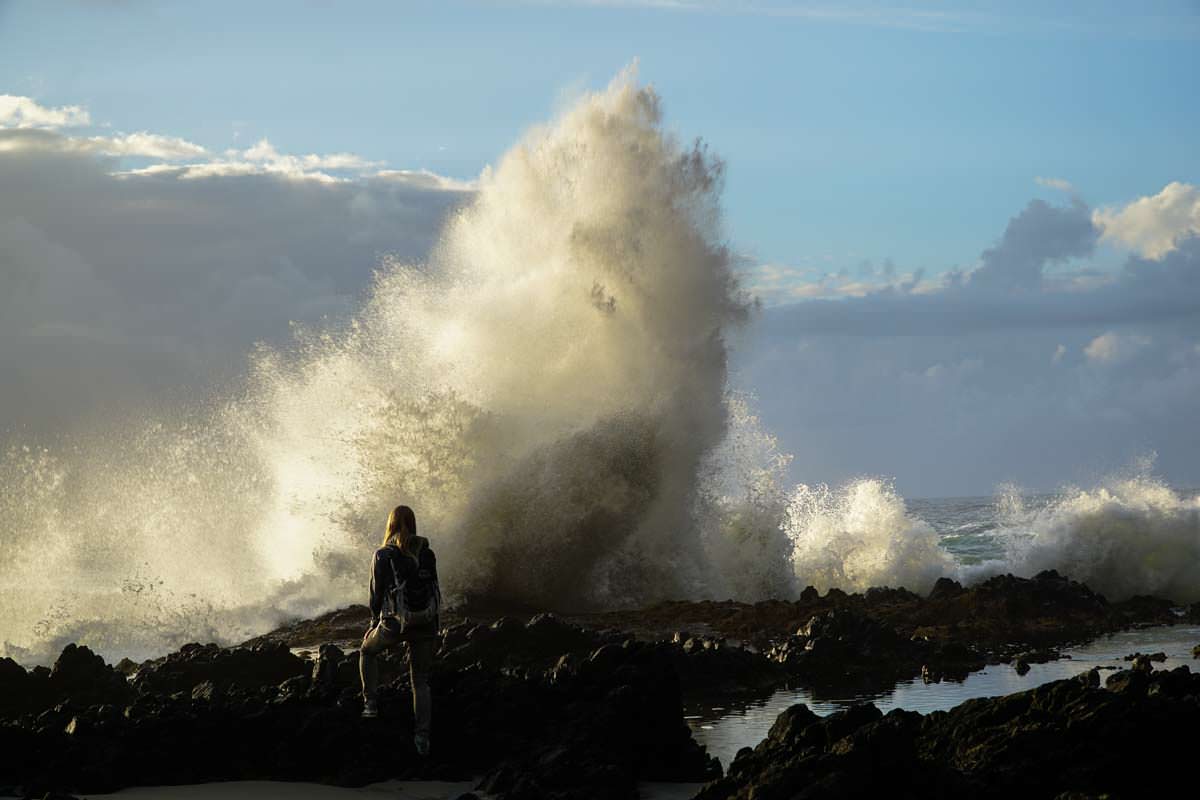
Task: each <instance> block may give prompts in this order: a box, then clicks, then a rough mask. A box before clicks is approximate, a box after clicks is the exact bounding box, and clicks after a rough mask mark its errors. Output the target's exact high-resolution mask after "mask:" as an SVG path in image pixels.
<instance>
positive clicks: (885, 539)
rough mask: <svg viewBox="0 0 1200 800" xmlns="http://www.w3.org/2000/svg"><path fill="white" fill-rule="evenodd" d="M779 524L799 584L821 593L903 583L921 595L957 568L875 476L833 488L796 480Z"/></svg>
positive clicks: (921, 523) (920, 521)
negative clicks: (787, 539) (786, 540)
mask: <svg viewBox="0 0 1200 800" xmlns="http://www.w3.org/2000/svg"><path fill="white" fill-rule="evenodd" d="M782 527H783V530H784V532H785V533H786V534H787V535H788V538H790V539H791V541H792V546H793V551H792V562H793V567H794V569H795V572H796V578H797V581H798V582H799V583H800V584H810V585H812V586H815V587H816V588H817V589H819V590H821V591H826V590H828V589H830V588H832V587H837V588H839V589H843V590H846V591H864V590H866V589H868V588H870V587H872V586H903V587H905V588H907V589H910V590H912V591H916V592H922V593H923V592H926V591H928V590H929V589H930V588H931V587H932V586H933V583H934V582H935V581H936V580H937V579H938V578H939V577H941V576H943V575H956V574H957V573H958V572H959V567H958V565H957V564H956V563H955V561H954V559H953V557H951V556H950V554H949V553H947V552H946V551H945V550H944V549H942V547H941V545H940V543H939V537H938V534H937V531H935V530H934V529H933V527H932V526H931V525H930V524H929V523H928V522H926V521H924V520H923V519H921V518H920V517H917V516H915V515H913V514H910V513H909V511H908V508H907V507H906V506H905V503H904V499H903V498H902V497H901V496H900V495H899V494H897V493H896V490H895V488H894V487H893V486H892V484H891V483H889V482H887V481H883V480H880V479H877V478H864V479H860V480H857V481H853V482H851V483H849V484H847V485H846V486H843V487H841V488H838V489H831V488H830V487H829V486H826V485H824V484H821V485H818V486H807V485H805V484H800V485H799V486H797V487H796V489H795V490H794V491H793V492H792V496H791V499H790V501H789V502H788V505H787V510H786V514H785V518H784V521H783V523H782Z"/></svg>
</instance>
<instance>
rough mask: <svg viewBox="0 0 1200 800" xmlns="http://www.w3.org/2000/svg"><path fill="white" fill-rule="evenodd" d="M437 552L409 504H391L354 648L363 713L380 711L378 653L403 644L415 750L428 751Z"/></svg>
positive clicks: (438, 597)
mask: <svg viewBox="0 0 1200 800" xmlns="http://www.w3.org/2000/svg"><path fill="white" fill-rule="evenodd" d="M441 604H442V593H441V589H440V588H439V586H438V576H437V558H436V557H435V556H434V554H433V550H432V548H430V546H429V540H428V539H425V538H423V537H420V536H417V518H416V515H415V514H413V510H412V509H411V508H409V507H408V506H396V507H395V508H394V509H392V513H391V514H390V515H389V516H388V521H387V528H386V530H385V531H384V534H383V546H382V547H380V548H379V549H378V550H376V551H375V560H374V562H373V564H372V568H371V600H370V606H371V627H370V628H368V629H367V633H366V635H365V636H363V641H362V648H361V649H360V650H359V651H358V653H359V658H358V667H359V675H360V676H361V678H362V687H363V712H362V715H363V717H366V718H373V717H377V716H379V706H378V704H377V702H376V698H375V693H376V689H377V687H378V685H379V664H378V657H379V653H380V652H381V651H383V650H384V649H386V648H388V647H391V646H393V645H396V644H399V643H400V642H405V643H407V644H408V674H409V678H410V681H411V683H412V694H413V717H414V730H413V734H414V735H413V744H414V745H415V746H416V748H417V753H418V754H420V755H422V756H424V755H427V754H428V753H429V732H430V720H431V716H432V705H431V699H430V693H429V673H430V671H431V669H432V667H433V653H434V650H435V648H436V646H437V635H438V610H439V608H440V607H441Z"/></svg>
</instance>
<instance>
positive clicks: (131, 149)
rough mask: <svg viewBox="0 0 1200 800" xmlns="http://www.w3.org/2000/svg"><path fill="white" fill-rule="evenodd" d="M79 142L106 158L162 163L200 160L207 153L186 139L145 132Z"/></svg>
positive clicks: (100, 137) (90, 138)
mask: <svg viewBox="0 0 1200 800" xmlns="http://www.w3.org/2000/svg"><path fill="white" fill-rule="evenodd" d="M80 141H81V142H83V143H84V144H85V145H86V146H87V147H89V148H90V149H92V150H94V151H95V152H97V153H101V154H103V155H106V156H136V157H142V158H157V159H160V160H162V161H183V160H184V159H188V158H200V157H202V156H205V155H207V153H208V151H207V150H205V149H204V148H203V147H201V146H200V145H198V144H194V143H192V142H189V141H187V140H186V139H180V138H178V137H176V136H162V135H160V134H157V133H148V132H146V131H142V132H140V133H128V134H125V135H123V136H112V137H105V136H92V137H89V138H87V139H85V140H80Z"/></svg>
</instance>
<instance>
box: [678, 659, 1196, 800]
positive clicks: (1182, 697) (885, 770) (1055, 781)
mask: <svg viewBox="0 0 1200 800" xmlns="http://www.w3.org/2000/svg"><path fill="white" fill-rule="evenodd" d="M1085 674H1086V673H1085ZM1098 679H1099V676H1098V673H1097V674H1095V675H1088V676H1087V678H1086V679H1083V680H1081V679H1071V680H1063V681H1057V682H1055V683H1050V684H1046V685H1044V686H1040V687H1038V688H1036V689H1033V690H1030V691H1027V692H1020V693H1018V694H1013V695H1008V696H1005V697H997V698H983V699H976V700H970V701H967V702H966V703H963V704H962V705H960V706H957V707H955V708H954V709H951V710H950V711H948V712H937V713H933V714H929V715H928V716H922V715H921V714H917V713H915V712H906V711H899V710H896V711H892V712H891V713H889V714H887V715H886V716H881V715H880V714H879V712H878V711H877V710H876V709H875V708H874V707H873V706H870V705H866V706H856V707H853V708H851V709H849V710H847V711H843V712H839V713H837V714H833V715H831V716H829V717H825V718H820V717H817V716H816V715H815V714H813V713H812V712H811V711H810V710H809V709H807V708H806V707H804V706H793V707H792V708H790V709H788V710H787V711H785V712H784V713H783V714H781V715H780V717H779V719H777V720H776V722H775V725H774V726H773V727H772V728H771V732H770V734H769V735H768V737H767V739H766V740H765V741H764V742H763V743H762V744H760V745H759V746H758V747H756V748H754V750H753V751H750V750H744V751H742V752H740V753H739V754H738V757H737V758H736V759H735V760H734V762H733V763H732V764H731V765H730V768H729V771H728V774H727V775H726V776H725V777H723V778H721V779H719V780H717V781H714V782H713V783H710V784H709V785H708V786H706V787H705V788H704V789H703V790H702V791H701V792H700V794H699V795H698V796H697V798H698V800H725V799H726V798H750V797H754V798H834V799H836V798H850V797H912V798H917V797H920V798H926V797H930V798H937V797H945V798H950V797H978V798H997V800H999V799H1000V798H1005V799H1008V798H1012V797H1027V798H1054V797H1059V796H1064V795H1066V796H1086V797H1098V796H1111V797H1152V796H1160V795H1163V794H1165V793H1169V792H1171V791H1175V790H1176V789H1177V787H1178V786H1181V785H1188V782H1189V781H1190V780H1191V777H1192V774H1191V773H1192V768H1191V757H1190V755H1189V754H1190V751H1191V749H1192V746H1191V737H1190V735H1189V733H1190V731H1193V730H1195V727H1196V725H1197V724H1200V676H1196V675H1192V674H1191V673H1190V672H1189V671H1188V670H1187V668H1186V667H1180V668H1179V669H1177V670H1172V671H1170V672H1167V671H1160V672H1154V673H1152V674H1149V675H1148V674H1146V673H1135V672H1124V673H1117V675H1114V676H1112V677H1110V678H1109V681H1108V684H1109V687H1110V690H1107V691H1106V690H1103V689H1098V688H1095V684H1096V683H1097V682H1098ZM1173 787H1175V788H1173Z"/></svg>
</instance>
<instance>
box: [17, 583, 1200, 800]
mask: <svg viewBox="0 0 1200 800" xmlns="http://www.w3.org/2000/svg"><path fill="white" fill-rule="evenodd" d="M1197 621H1200V608H1197V607H1196V606H1193V607H1191V608H1187V609H1178V608H1176V607H1174V605H1173V604H1172V603H1171V602H1170V601H1168V600H1164V599H1158V598H1145V597H1141V598H1133V599H1132V600H1129V601H1126V602H1123V603H1109V602H1108V601H1107V600H1106V599H1105V598H1104V597H1102V596H1101V595H1098V594H1096V593H1094V592H1092V591H1091V590H1090V589H1088V587H1086V586H1084V585H1082V584H1079V583H1076V582H1073V581H1070V580H1069V579H1067V578H1065V577H1063V576H1060V575H1058V574H1057V573H1054V572H1045V573H1042V574H1040V575H1038V576H1036V577H1034V578H1032V579H1023V578H1016V577H1013V576H1011V575H1009V576H999V577H996V578H992V579H990V580H988V581H985V582H983V583H981V584H979V585H978V586H974V587H970V588H964V587H962V586H959V585H958V584H956V583H954V582H953V581H949V580H946V579H943V580H941V581H939V582H938V583H937V585H936V586H935V587H934V589H933V591H932V592H930V593H929V595H928V596H925V597H921V596H918V595H916V594H913V593H912V592H908V591H906V590H904V589H888V588H881V589H872V590H869V591H867V592H865V593H862V594H846V593H843V592H840V591H838V590H836V589H835V590H831V591H829V592H827V593H826V594H825V595H820V594H819V593H818V592H816V591H815V590H812V589H809V590H806V591H805V592H804V593H803V594H802V595H801V597H800V599H798V600H797V601H795V602H783V601H769V602H764V603H757V604H746V603H735V602H732V601H726V602H701V603H683V602H672V603H663V604H660V605H657V606H654V607H651V608H648V609H642V610H639V611H614V612H606V613H589V614H565V615H562V616H555V615H552V614H545V613H543V614H535V615H531V616H530V615H523V616H517V615H512V614H510V615H506V616H501V615H498V614H496V613H494V612H493V613H488V612H487V611H486V610H481V609H468V610H466V612H458V613H455V614H452V615H447V618H446V619H445V620H444V622H445V623H447V624H446V626H445V628H444V629H443V631H442V637H441V642H440V648H439V652H438V658H437V664H436V669H435V673H434V679H433V687H432V688H433V692H434V704H435V709H436V711H435V715H434V720H435V721H434V733H433V739H434V742H435V746H434V750H433V753H432V754H431V756H430V757H429V758H427V759H420V758H418V757H417V755H416V753H415V752H414V751H413V749H412V745H411V726H412V718H411V710H410V705H409V697H408V683H407V674H406V671H405V670H404V668H403V667H404V663H403V656H402V654H400V653H391V654H388V655H387V657H385V658H384V660H383V663H382V671H383V675H382V677H383V679H384V685H383V687H382V689H381V696H380V702H381V710H382V717H381V719H380V720H362V719H360V718H359V710H360V708H361V704H360V700H359V697H358V675H357V655H356V653H354V652H353V651H352V650H351V649H350V647H351V646H352V645H353V644H355V643H356V642H357V640H358V639H359V638H360V637H361V635H362V632H363V630H364V629H365V627H366V623H367V611H366V609H365V608H363V607H361V606H352V607H350V608H347V609H341V610H339V611H335V612H332V613H330V614H325V615H322V616H320V617H317V618H315V619H311V620H299V621H296V622H294V623H292V624H289V625H286V626H284V627H281V628H280V629H278V630H276V631H272V632H271V633H269V634H266V635H264V636H261V637H257V638H256V639H253V640H251V641H249V642H247V643H245V644H243V645H242V646H240V647H233V648H223V647H218V646H216V645H211V644H210V645H201V644H191V645H186V646H185V647H183V648H181V649H180V650H179V651H177V652H175V653H171V654H169V655H167V656H164V657H161V658H157V659H152V660H149V661H146V662H144V663H141V664H135V663H133V662H130V661H127V660H124V661H122V662H121V663H119V664H118V665H116V666H115V667H112V666H109V665H107V664H105V663H104V661H103V659H101V658H100V657H99V656H97V655H95V654H94V653H92V652H91V651H90V650H88V648H86V647H77V646H75V645H70V646H68V647H67V648H66V649H65V650H64V651H63V653H62V654H61V655H60V657H59V658H58V660H57V662H56V663H55V664H54V666H53V668H51V669H47V668H44V667H37V668H35V669H33V670H25V669H24V668H23V667H21V666H20V665H18V664H16V663H15V662H12V661H11V660H8V659H4V660H0V754H3V757H2V758H0V795H5V794H7V795H8V796H30V797H41V796H43V795H44V794H45V793H46V792H89V793H91V792H107V791H112V790H115V789H118V788H121V787H125V786H132V785H156V784H180V783H196V782H203V781H217V780H250V779H272V780H304V781H317V782H323V783H331V784H338V785H347V786H353V785H364V784H367V783H371V782H375V781H381V780H386V779H389V778H406V779H438V780H470V779H472V778H474V777H478V776H483V777H482V780H481V781H480V783H479V789H480V791H483V792H486V793H489V794H491V795H494V796H498V797H504V798H511V799H512V800H522V799H523V798H540V797H559V798H592V797H597V798H599V797H606V798H609V797H612V798H621V797H629V798H633V797H636V795H637V782H638V781H644V780H657V781H692V782H703V781H710V783H709V784H708V785H707V786H706V788H705V789H704V790H703V791H702V793H701V797H702V798H705V800H714V799H715V798H726V797H728V798H735V797H750V796H751V795H753V796H754V797H756V798H758V797H804V796H813V797H817V796H820V797H850V796H862V794H864V793H866V794H868V795H869V794H874V793H883V791H884V790H885V789H886V790H887V792H888V794H890V795H897V796H909V795H911V796H925V797H928V796H970V795H978V796H993V795H995V796H999V794H1000V793H1009V792H1011V791H1013V790H1017V791H1022V792H1025V793H1031V794H1032V796H1036V797H1041V796H1046V797H1054V796H1057V795H1058V794H1060V793H1061V792H1066V791H1077V792H1083V793H1085V794H1084V795H1079V796H1087V795H1089V794H1092V793H1101V792H1109V793H1113V792H1116V793H1118V794H1122V793H1127V792H1129V791H1130V787H1131V786H1132V785H1133V784H1131V783H1129V782H1128V780H1127V779H1126V778H1123V777H1122V776H1121V774H1119V770H1118V769H1117V767H1116V766H1114V764H1115V763H1117V762H1116V761H1114V759H1117V757H1118V756H1119V755H1120V753H1119V752H1116V751H1114V749H1113V748H1118V749H1119V747H1120V746H1121V745H1120V744H1119V743H1120V742H1122V741H1124V742H1125V745H1123V746H1125V747H1126V749H1125V751H1123V752H1125V754H1126V756H1127V762H1126V763H1127V764H1134V765H1136V764H1137V761H1136V758H1138V757H1141V756H1142V754H1141V750H1139V749H1138V748H1142V747H1143V744H1142V739H1143V738H1144V737H1142V735H1141V734H1142V732H1148V731H1155V732H1156V733H1155V737H1154V741H1157V742H1159V743H1162V742H1163V738H1162V737H1161V736H1159V735H1158V732H1160V731H1167V732H1171V731H1175V730H1179V731H1182V730H1184V729H1186V728H1189V727H1190V728H1193V729H1194V727H1195V725H1196V724H1197V723H1198V722H1200V676H1191V675H1190V673H1187V672H1186V669H1183V670H1174V671H1170V672H1165V671H1161V670H1160V671H1158V672H1154V671H1153V665H1152V661H1151V659H1149V658H1147V657H1142V658H1140V659H1137V660H1134V661H1133V663H1132V669H1130V670H1125V671H1122V672H1118V673H1115V674H1113V675H1111V676H1110V677H1109V679H1108V687H1109V688H1108V689H1100V688H1098V685H1099V682H1100V680H1099V675H1098V673H1094V672H1093V673H1087V674H1086V676H1087V677H1085V678H1084V679H1082V680H1074V681H1060V682H1058V683H1054V684H1048V685H1046V686H1043V687H1039V688H1037V689H1034V690H1031V691H1030V692H1023V693H1020V694H1017V695H1010V696H1008V697H1004V698H996V699H991V700H973V701H969V702H967V703H964V704H963V705H961V706H959V707H957V708H955V709H953V710H952V711H950V712H948V713H945V712H938V713H934V714H930V715H928V716H927V717H922V716H921V715H920V714H915V713H913V712H899V711H893V712H891V713H889V714H888V715H887V716H881V715H880V713H879V712H878V711H877V710H875V709H874V707H873V706H869V705H866V706H858V707H854V708H851V709H849V710H847V711H843V712H839V713H837V714H834V715H832V716H830V717H826V718H818V717H816V715H814V714H813V713H812V712H811V711H809V710H808V709H806V708H804V707H803V706H794V707H792V708H791V709H789V710H788V711H786V712H785V713H784V714H783V715H781V716H780V718H779V720H778V721H777V723H776V725H775V728H773V729H772V731H771V735H770V736H769V737H768V739H767V740H766V741H764V742H763V743H762V744H761V745H759V747H758V748H756V749H755V750H754V751H749V750H746V751H743V752H742V753H740V754H739V756H738V758H737V759H735V760H734V762H733V763H732V764H731V765H730V766H729V770H728V774H726V775H723V776H722V775H721V767H720V765H719V764H718V763H717V762H716V761H715V759H712V758H710V757H709V756H708V755H707V753H705V752H704V750H703V748H701V747H700V746H699V745H697V744H696V743H695V742H694V741H693V740H692V738H691V735H690V733H689V730H688V728H687V726H686V724H685V723H684V720H683V704H684V702H685V700H688V699H694V698H713V697H720V696H731V695H755V694H763V693H767V692H770V691H772V690H774V689H776V688H779V687H781V686H785V685H810V686H821V687H829V686H845V685H852V686H855V687H875V688H880V689H883V688H887V687H888V686H890V685H893V684H894V683H895V682H897V681H900V680H908V679H912V678H914V677H917V676H922V677H924V679H925V680H944V679H949V680H954V679H961V678H962V677H964V676H965V675H966V674H968V673H969V672H970V671H972V670H975V669H979V668H981V667H983V666H984V665H987V664H996V663H1011V664H1012V665H1013V666H1014V667H1015V668H1017V669H1018V670H1019V669H1020V668H1021V665H1022V664H1024V663H1028V662H1030V661H1037V660H1045V659H1048V658H1054V657H1057V655H1058V650H1059V649H1061V648H1064V647H1067V646H1069V645H1072V644H1077V643H1081V642H1085V641H1088V640H1090V639H1093V638H1095V637H1097V636H1100V635H1103V634H1106V633H1111V632H1114V631H1117V630H1121V629H1127V628H1130V627H1133V626H1148V625H1163V624H1173V623H1179V622H1197ZM297 652H299V653H300V655H298V654H297ZM1123 726H1124V727H1123ZM1128 726H1133V727H1128ZM1122 730H1125V731H1126V733H1125V734H1124V735H1122V734H1121V731H1122ZM1130 732H1133V735H1132V736H1130ZM1131 738H1133V739H1137V740H1138V742H1135V743H1130V742H1129V740H1130V739H1131ZM1146 741H1149V740H1148V739H1147V740H1146ZM1163 746H1166V747H1168V748H1169V747H1171V746H1174V745H1163ZM1135 751H1136V754H1135V760H1133V761H1129V760H1128V757H1129V754H1130V753H1134V752H1135ZM1149 755H1150V754H1149V753H1147V754H1145V756H1146V757H1147V758H1148V757H1149ZM1157 763H1159V762H1158V760H1157V759H1156V764H1157ZM1171 764H1175V765H1177V768H1178V769H1179V770H1182V769H1183V765H1184V764H1186V760H1175V761H1173V762H1170V763H1168V764H1165V765H1164V766H1163V767H1162V768H1161V769H1159V772H1160V773H1161V772H1163V770H1165V771H1166V772H1170V771H1171V769H1172V766H1171ZM1180 774H1182V773H1180ZM1158 779H1159V778H1155V780H1158ZM872 781H875V783H872Z"/></svg>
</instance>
